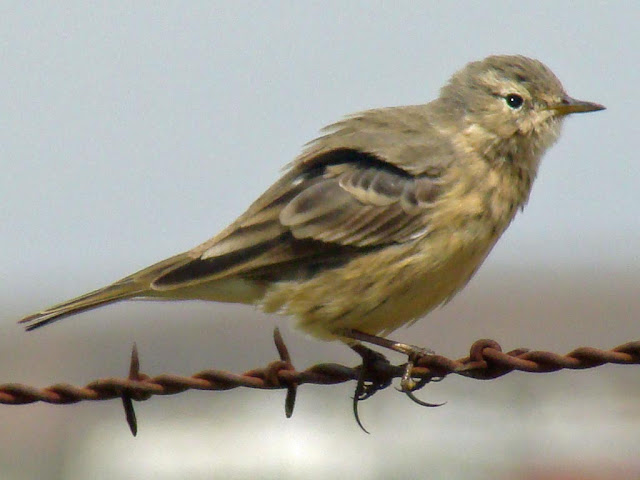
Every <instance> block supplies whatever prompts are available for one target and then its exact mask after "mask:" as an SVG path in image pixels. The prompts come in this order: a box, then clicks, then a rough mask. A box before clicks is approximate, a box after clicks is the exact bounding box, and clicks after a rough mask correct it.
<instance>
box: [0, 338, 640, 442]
mask: <svg viewBox="0 0 640 480" xmlns="http://www.w3.org/2000/svg"><path fill="white" fill-rule="evenodd" d="M274 342H275V345H276V348H277V350H278V353H279V356H280V360H277V361H274V362H271V363H270V364H268V365H267V366H265V367H262V368H255V369H252V370H249V371H246V372H244V373H242V374H235V373H231V372H228V371H223V370H214V369H210V370H203V371H201V372H198V373H195V374H193V375H191V376H182V375H174V374H166V373H165V374H161V375H157V376H154V377H150V376H148V375H145V374H143V373H141V372H140V362H139V356H138V351H137V347H136V346H135V344H134V346H133V351H132V354H131V364H130V369H129V375H128V377H127V378H116V377H108V378H101V379H98V380H94V381H92V382H90V383H88V384H87V385H85V386H83V387H79V386H74V385H69V384H66V383H58V384H54V385H50V386H48V387H44V388H36V387H33V386H29V385H23V384H19V383H6V384H2V385H0V404H5V405H23V404H29V403H34V402H44V403H50V404H56V405H67V404H72V403H77V402H81V401H98V400H110V399H113V398H121V399H122V401H123V404H124V408H125V413H126V416H127V422H128V423H129V426H130V428H131V430H132V432H133V434H134V435H135V433H136V431H137V427H136V420H135V412H134V410H133V403H132V401H133V400H135V401H143V400H147V399H149V398H151V397H152V396H154V395H175V394H178V393H181V392H184V391H187V390H230V389H234V388H239V387H246V388H254V389H287V390H288V393H287V398H286V401H285V412H286V415H287V417H290V416H291V414H292V413H293V406H294V403H295V395H296V389H297V387H298V386H299V385H302V384H305V383H310V384H315V385H334V384H338V383H344V382H348V381H352V380H356V381H358V382H359V384H360V383H361V382H369V384H373V385H375V387H374V388H373V389H372V393H371V391H370V392H369V393H366V394H365V395H364V396H363V397H362V398H360V399H364V398H368V397H369V396H371V395H372V394H373V393H375V392H377V391H379V390H382V389H384V388H386V387H388V386H389V385H391V382H392V381H393V380H394V379H396V378H401V377H402V376H403V375H404V374H405V371H406V364H402V365H392V364H390V363H389V362H388V361H387V360H386V358H384V357H383V356H380V357H379V358H380V360H377V361H374V362H372V363H369V364H368V365H367V367H366V371H364V367H363V366H362V365H361V366H357V367H348V366H346V365H340V364H336V363H321V364H317V365H313V366H311V367H309V368H307V369H306V370H302V371H297V370H296V369H295V368H294V367H293V364H292V363H291V358H290V356H289V353H288V350H287V347H286V345H285V343H284V341H283V339H282V336H281V335H280V332H279V331H278V329H277V328H276V329H275V331H274ZM604 364H618V365H638V364H640V341H633V342H629V343H625V344H623V345H619V346H617V347H615V348H612V349H610V350H600V349H598V348H593V347H580V348H576V349H575V350H572V351H571V352H569V353H567V354H565V355H560V354H557V353H553V352H545V351H529V350H527V349H523V348H520V349H516V350H512V351H509V352H506V353H505V352H503V351H502V348H501V347H500V345H499V344H498V343H497V342H495V341H494V340H487V339H482V340H478V341H476V342H474V343H473V345H472V346H471V348H470V352H469V355H468V356H466V357H463V358H460V359H450V358H447V357H444V356H440V355H428V356H424V357H421V358H418V359H416V360H415V362H414V367H413V369H412V371H411V375H412V377H414V378H415V379H416V380H418V384H419V385H420V387H422V386H424V384H426V383H428V382H429V381H431V380H434V379H438V380H440V379H442V378H444V377H446V376H447V375H450V374H457V375H462V376H465V377H469V378H474V379H479V380H489V379H494V378H497V377H500V376H502V375H506V374H507V373H509V372H512V371H521V372H529V373H547V372H555V371H558V370H562V369H570V370H581V369H587V368H594V367H598V366H600V365H604ZM405 393H407V392H405ZM410 396H411V395H410Z"/></svg>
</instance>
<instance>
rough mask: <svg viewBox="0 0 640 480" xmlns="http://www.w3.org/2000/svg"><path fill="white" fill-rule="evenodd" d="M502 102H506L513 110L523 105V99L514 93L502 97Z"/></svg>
mask: <svg viewBox="0 0 640 480" xmlns="http://www.w3.org/2000/svg"><path fill="white" fill-rule="evenodd" d="M504 101H505V102H507V105H509V107H510V108H513V109H514V110H517V109H518V108H520V107H521V106H522V104H523V103H524V99H523V98H522V97H521V96H520V95H518V94H516V93H510V94H509V95H507V96H506V97H504Z"/></svg>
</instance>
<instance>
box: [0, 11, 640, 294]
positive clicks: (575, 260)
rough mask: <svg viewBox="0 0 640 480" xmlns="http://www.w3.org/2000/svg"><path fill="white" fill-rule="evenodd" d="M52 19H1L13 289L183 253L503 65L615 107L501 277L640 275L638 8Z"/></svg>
mask: <svg viewBox="0 0 640 480" xmlns="http://www.w3.org/2000/svg"><path fill="white" fill-rule="evenodd" d="M52 5H54V3H46V2H45V3H43V4H42V5H40V6H39V7H35V6H33V5H27V4H22V3H13V4H9V5H7V4H4V5H3V6H2V7H0V43H1V45H2V75H0V108H1V112H2V113H1V115H2V128H1V129H0V162H1V164H2V175H1V176H0V191H1V192H2V202H1V205H0V242H1V243H0V246H1V248H0V255H1V258H0V264H1V265H2V272H3V273H2V277H3V278H5V279H10V281H9V282H6V281H5V282H2V285H3V292H2V294H3V295H10V296H14V297H15V295H22V294H29V295H33V294H34V287H36V286H41V287H49V288H51V289H52V290H59V291H60V292H65V293H71V294H74V293H80V292H81V291H83V290H85V289H86V288H85V287H88V286H89V285H88V284H87V283H86V282H90V283H91V286H92V287H93V286H98V285H100V284H102V283H105V282H108V281H112V280H114V279H116V278H118V277H121V276H123V275H125V274H128V273H130V272H131V271H133V270H136V269H138V268H141V267H144V266H146V265H148V264H150V263H152V262H155V261H157V260H160V259H162V258H164V257H166V256H168V255H171V254H174V253H177V252H180V251H182V250H185V249H188V248H190V247H192V246H194V245H196V244H198V243H200V242H201V241H203V240H205V239H207V238H208V237H210V236H212V235H213V234H214V233H216V232H217V231H218V230H220V229H221V228H223V227H224V226H225V225H226V224H227V223H229V222H230V221H232V220H233V219H234V218H235V217H236V216H237V215H238V214H239V213H241V212H242V211H243V209H244V208H245V207H246V206H247V205H248V204H249V203H250V202H251V201H252V200H253V199H254V198H255V197H256V196H257V195H258V194H259V193H261V192H262V191H263V190H264V189H265V188H266V187H267V186H269V185H270V184H271V183H272V182H273V181H274V180H275V179H276V178H277V176H278V174H279V170H280V168H281V167H283V166H284V165H285V164H286V163H287V162H289V161H290V160H291V159H292V158H294V156H295V155H296V154H297V153H298V152H299V151H300V148H301V146H302V145H303V144H304V143H305V142H306V141H308V140H310V139H312V138H314V136H315V135H316V134H317V132H318V130H319V128H321V127H322V126H323V125H325V124H327V123H329V122H332V121H334V120H336V119H338V118H340V117H341V116H342V115H344V114H348V113H350V112H353V111H357V110H361V109H366V108H372V107H382V106H390V105H400V104H413V103H424V102H427V101H429V100H431V99H433V98H434V97H435V96H437V94H438V89H439V88H440V86H441V85H442V84H443V83H444V82H445V81H446V80H447V78H448V77H449V76H450V75H451V73H453V72H454V71H455V70H457V69H458V68H460V67H461V66H463V65H464V64H465V63H466V62H468V61H470V60H474V59H479V58H482V57H484V56H486V55H488V54H494V53H521V54H525V55H529V56H532V57H536V58H538V59H540V60H542V61H544V62H545V63H546V64H548V65H549V66H550V67H551V68H552V69H553V70H554V72H555V73H556V74H557V75H558V76H559V78H560V79H561V80H562V81H563V83H564V85H565V87H566V89H567V90H568V92H569V93H570V94H571V95H573V96H575V97H577V98H580V99H585V100H592V101H596V102H600V103H603V104H605V105H606V106H607V107H608V110H606V111H605V112H599V113H596V114H589V115H580V116H575V117H573V118H570V119H569V120H568V121H567V122H566V125H565V129H564V134H563V137H562V139H561V141H560V142H559V144H558V145H556V147H555V148H553V149H552V150H551V151H550V152H549V153H548V154H547V156H546V157H545V159H544V162H543V165H542V169H541V172H540V175H539V179H538V181H537V183H536V185H535V187H534V190H533V194H532V198H531V201H530V204H529V206H528V207H527V208H526V210H525V212H524V215H520V216H519V217H518V219H517V220H516V222H515V223H514V225H513V226H512V227H511V229H510V230H509V231H508V232H507V234H506V235H505V238H504V239H503V240H502V241H501V242H500V243H499V246H498V247H497V248H496V250H495V251H494V252H493V254H492V256H491V260H490V262H491V264H492V265H494V266H496V265H503V264H506V265H516V266H525V267H526V266H539V267H542V268H551V267H556V266H557V265H564V266H573V265H581V264H588V265H598V266H602V265H611V264H614V265H617V266H621V267H623V268H627V269H634V270H635V271H637V270H638V267H640V260H639V256H640V253H639V252H638V245H639V243H640V242H639V240H640V220H639V217H638V205H639V204H640V190H639V185H640V167H639V166H638V153H637V152H638V149H639V144H640V135H638V132H639V130H638V110H637V106H638V94H637V86H638V85H639V84H640V74H639V69H638V61H639V60H640V54H639V53H638V52H639V47H640V45H639V43H640V42H639V36H638V31H637V21H638V9H637V6H636V5H635V4H634V2H613V3H609V4H606V3H600V4H598V5H595V6H594V5H589V6H588V7H587V6H586V4H583V5H581V7H580V9H579V10H577V9H576V8H575V6H573V7H572V6H571V5H573V4H569V3H566V4H563V6H561V7H558V6H557V4H556V3H555V2H546V3H545V2H530V3H528V4H527V3H522V2H520V3H517V4H516V3H512V2H506V3H498V2H473V3H472V2H462V3H459V4H456V5H453V4H451V3H449V2H433V3H426V4H420V5H419V4H418V3H417V2H393V3H391V2H389V3H378V4H376V5H374V6H372V4H371V3H369V2H364V3H362V2H315V3H313V4H311V3H310V2H277V3H276V2H254V3H250V2H237V3H236V2H219V3H212V2H204V3H197V2H189V3H188V4H187V3H182V2H173V3H166V4H163V3H153V4H151V3H147V4H145V3H144V2H139V3H135V4H132V3H130V2H122V3H113V2H107V3H105V4H104V5H100V4H98V5H93V7H92V8H88V7H86V6H81V4H80V3H78V4H75V6H66V7H53V6H52ZM43 279H49V280H48V281H47V282H48V283H47V282H45V281H44V280H43ZM51 279H52V281H51Z"/></svg>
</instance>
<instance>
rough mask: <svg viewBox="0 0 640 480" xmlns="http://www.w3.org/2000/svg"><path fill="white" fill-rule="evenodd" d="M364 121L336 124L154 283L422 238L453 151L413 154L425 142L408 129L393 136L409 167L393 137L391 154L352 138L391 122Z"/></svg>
mask: <svg viewBox="0 0 640 480" xmlns="http://www.w3.org/2000/svg"><path fill="white" fill-rule="evenodd" d="M404 108H407V107H404ZM373 112H379V111H378V110H376V111H373ZM354 122H355V123H356V125H354ZM358 123H360V124H358ZM361 123H362V119H361V117H354V118H352V119H351V120H350V121H349V120H347V121H345V122H341V123H339V124H336V126H334V129H335V131H334V132H333V133H332V134H329V135H326V136H325V137H321V138H320V139H318V140H316V141H315V142H314V143H312V144H311V145H310V146H309V147H308V148H307V150H306V151H305V152H303V154H302V155H301V156H300V157H299V158H298V159H296V161H295V162H294V163H293V164H292V165H291V166H290V168H289V171H288V172H287V173H286V174H285V175H284V176H283V177H282V178H281V179H280V180H278V181H277V182H276V183H275V184H274V185H273V186H272V187H271V188H270V189H269V190H267V191H266V192H265V193H264V194H263V195H262V196H261V197H260V198H259V199H258V200H257V201H256V202H255V203H254V204H253V205H251V207H249V209H248V210H247V211H246V212H245V213H244V214H243V215H241V216H240V217H239V218H238V220H236V221H235V222H234V223H233V224H231V225H230V226H229V227H228V228H227V229H225V230H224V231H222V232H221V233H220V234H219V235H217V236H216V237H214V238H212V239H211V240H209V241H208V242H206V243H204V244H202V245H200V246H199V247H196V248H195V249H193V250H192V251H191V252H188V255H189V256H190V257H192V259H191V260H190V261H188V262H186V263H185V262H184V261H181V262H180V263H179V264H178V265H176V267H175V268H169V269H164V270H163V271H162V272H161V274H160V275H159V276H158V277H157V278H155V280H153V281H152V287H153V288H154V289H159V290H170V289H174V288H182V287H185V286H189V285H192V284H197V283H202V282H208V281H212V280H217V279H221V278H228V277H233V276H236V277H237V276H240V277H246V278H254V279H261V280H265V281H274V280H286V279H292V278H300V276H302V275H304V276H309V275H313V273H314V272H316V271H317V270H318V269H321V268H326V267H331V266H336V265H340V264H341V263H343V262H344V261H347V260H348V259H351V258H353V256H354V255H362V254H366V253H369V252H371V251H372V250H374V249H377V248H380V247H382V246H386V245H390V244H398V243H404V242H407V241H410V240H412V239H415V238H418V237H420V236H421V235H425V234H426V233H427V232H428V229H429V208H430V207H431V205H433V202H434V201H435V200H436V199H437V197H438V195H439V193H440V190H441V189H440V185H441V183H440V178H441V175H442V173H443V172H444V171H445V170H446V167H447V166H448V165H449V164H450V162H451V161H452V153H451V152H449V154H447V155H444V154H442V151H438V152H429V151H428V147H427V150H425V151H424V153H425V155H426V156H424V157H422V158H420V157H419V156H417V157H416V155H415V154H416V152H415V149H416V148H418V147H420V145H422V147H423V148H425V147H424V145H425V142H423V143H422V144H417V143H416V142H415V139H416V136H415V135H409V134H408V135H407V141H404V142H403V139H402V138H400V139H397V140H399V142H400V147H402V146H404V148H409V149H413V151H412V153H413V157H412V158H414V163H415V162H417V163H419V165H413V167H412V168H406V165H405V164H404V163H403V162H405V163H406V160H405V156H403V155H402V149H398V145H396V144H393V145H391V144H390V146H391V147H392V148H393V149H396V151H394V154H393V155H391V156H387V155H385V153H384V152H383V151H381V150H380V149H379V148H374V151H373V153H372V152H369V151H366V150H364V149H363V148H360V146H359V143H361V142H365V143H366V142H367V140H366V138H361V137H370V138H378V137H377V136H376V131H377V132H378V133H379V134H383V132H387V131H388V130H389V125H388V124H379V123H376V122H372V123H371V125H373V126H371V125H369V126H367V125H362V124H361ZM426 126H428V125H425V124H423V125H422V128H423V129H424V128H425V127H426ZM396 130H397V129H396ZM340 137H342V138H340ZM429 138H430V137H429ZM408 139H412V140H414V143H415V144H414V143H412V142H411V141H408ZM426 143H428V142H426ZM369 144H371V142H370V141H369ZM382 144H384V142H383V143H382ZM382 144H381V145H382ZM440 150H442V148H440ZM405 153H406V152H405ZM435 153H437V155H436V154H435ZM418 167H420V168H421V170H420V169H419V168H418ZM183 258H184V257H183Z"/></svg>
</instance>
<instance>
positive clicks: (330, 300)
mask: <svg viewBox="0 0 640 480" xmlns="http://www.w3.org/2000/svg"><path fill="white" fill-rule="evenodd" d="M604 108H605V107H604V106H602V105H600V104H597V103H592V102H586V101H580V100H576V99H574V98H572V97H570V96H569V95H568V94H567V93H566V91H565V89H564V87H563V86H562V84H561V82H560V81H559V80H558V78H557V77H556V76H555V74H554V73H553V72H552V71H551V70H550V69H549V68H548V67H547V66H545V65H544V64H543V63H542V62H540V61H538V60H535V59H531V58H528V57H525V56H521V55H492V56H489V57H487V58H485V59H483V60H479V61H473V62H470V63H468V64H467V65H466V66H464V67H463V68H462V69H460V70H459V71H457V72H456V73H454V74H453V76H452V77H451V78H450V79H449V81H448V82H447V83H446V85H445V86H444V87H442V89H441V90H440V94H439V96H438V97H437V98H436V99H435V100H433V101H431V102H429V103H426V104H418V105H409V106H398V107H388V108H378V109H372V110H367V111H363V112H359V113H355V114H352V115H350V116H347V117H344V118H343V119H342V120H339V121H337V122H336V123H333V124H331V125H329V126H327V127H325V128H324V129H323V130H322V131H321V136H320V137H318V138H317V139H315V140H313V141H312V142H310V143H308V144H307V145H306V146H305V148H304V150H303V151H302V153H301V154H300V155H299V156H298V157H297V158H295V160H293V162H291V163H290V164H288V165H287V167H286V168H285V171H284V172H283V174H282V176H281V177H280V178H279V179H278V180H277V181H276V182H275V183H274V184H273V185H272V186H271V187H270V188H268V189H267V190H266V191H265V192H264V193H263V194H262V195H261V196H259V198H258V199H257V200H256V201H255V202H254V203H252V204H251V205H250V206H249V208H248V209H247V210H246V211H245V212H244V213H243V214H242V215H240V216H239V217H238V218H237V219H236V220H235V221H234V222H233V223H231V224H230V225H229V226H228V227H227V228H225V229H224V230H222V231H221V232H220V233H218V234H217V235H216V236H214V237H213V238H211V239H210V240H207V241H206V242H204V243H202V244H201V245H198V246H196V247H195V248H193V249H191V250H189V251H187V252H184V253H181V254H178V255H175V256H173V257H170V258H168V259H166V260H163V261H160V262H159V263H156V264H154V265H151V266H150V267H148V268H145V269H143V270H140V271H138V272H137V273H134V274H132V275H129V276H127V277H125V278H122V279H121V280H118V281H116V282H115V283H113V284H111V285H108V286H106V287H103V288H100V289H98V290H95V291H92V292H90V293H87V294H85V295H82V296H80V297H77V298H74V299H72V300H69V301H66V302H63V303H60V304H58V305H54V306H52V307H50V308H47V309H45V310H42V311H40V312H37V313H35V314H32V315H29V316H27V317H25V318H23V319H22V320H20V323H22V324H25V325H26V330H34V329H37V328H40V327H42V326H44V325H48V324H50V323H52V322H54V321H57V320H60V319H63V318H65V317H68V316H70V315H74V314H77V313H80V312H84V311H87V310H91V309H94V308H96V307H101V306H103V305H107V304H111V303H114V302H119V301H121V300H127V299H165V300H190V299H198V300H208V301H216V302H231V303H242V304H250V305H255V306H257V307H258V308H260V309H261V310H263V311H265V312H277V313H280V314H284V315H288V316H293V317H295V318H296V319H297V326H298V327H299V328H301V329H302V330H303V331H304V332H306V333H308V334H311V335H312V336H314V337H317V338H319V339H322V340H342V341H345V342H347V343H353V342H360V341H371V342H372V343H374V344H379V345H383V346H389V345H391V348H393V347H394V346H395V347H396V348H394V349H396V350H398V351H402V352H404V353H411V352H414V351H415V350H412V349H411V346H407V345H406V344H402V343H399V342H392V341H389V340H387V339H386V337H387V335H389V334H390V333H391V332H393V331H394V330H396V329H397V328H399V327H401V326H404V325H410V324H412V323H414V322H415V321H417V320H418V319H420V318H422V317H424V316H425V315H426V314H427V313H428V312H430V311H431V310H433V309H434V308H436V307H438V306H440V305H443V304H445V303H446V302H448V301H449V300H450V299H451V298H452V297H453V296H454V295H455V294H456V293H457V292H459V291H460V290H461V289H462V288H463V287H464V286H465V285H466V284H467V283H468V281H469V280H470V279H471V277H472V276H473V275H474V273H475V272H476V271H477V270H478V268H479V267H480V265H481V264H482V263H483V261H484V260H485V259H486V257H487V255H488V254H489V252H490V251H491V250H492V248H493V246H494V245H495V243H496V242H497V240H498V239H499V237H500V236H501V235H502V233H503V232H504V231H505V229H506V228H507V227H508V226H509V225H510V223H511V221H512V220H513V218H514V216H515V215H516V213H517V212H518V211H519V210H522V209H523V208H524V206H525V204H526V203H527V201H528V199H529V194H530V192H531V187H532V184H533V182H534V180H535V178H536V174H537V171H538V167H539V164H540V160H541V158H542V156H543V154H544V153H545V152H546V151H547V149H548V148H549V147H550V146H551V145H553V144H554V143H555V142H556V140H557V139H558V138H559V135H560V131H561V126H562V123H563V120H564V119H565V118H566V117H567V116H568V115H570V114H573V113H580V112H592V111H597V110H603V109H604Z"/></svg>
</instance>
